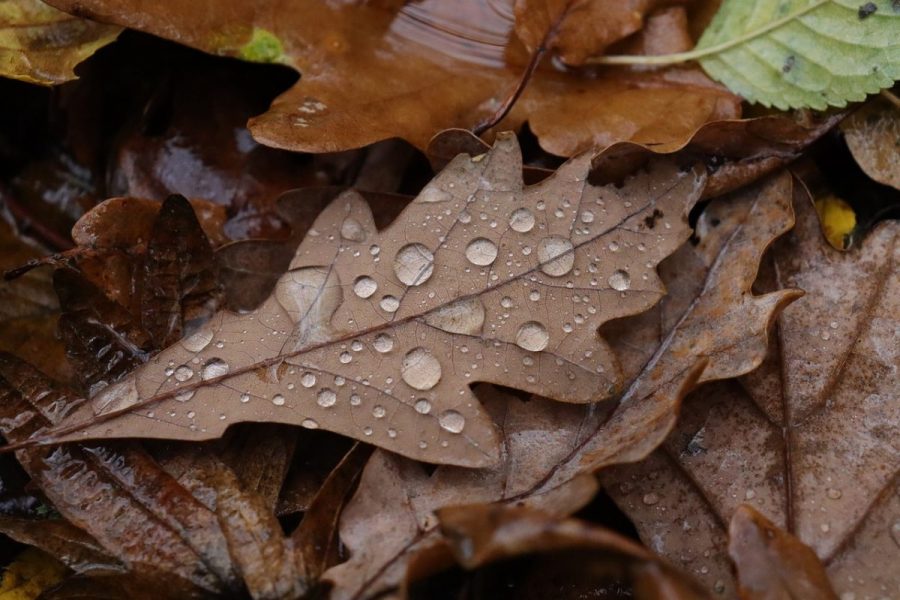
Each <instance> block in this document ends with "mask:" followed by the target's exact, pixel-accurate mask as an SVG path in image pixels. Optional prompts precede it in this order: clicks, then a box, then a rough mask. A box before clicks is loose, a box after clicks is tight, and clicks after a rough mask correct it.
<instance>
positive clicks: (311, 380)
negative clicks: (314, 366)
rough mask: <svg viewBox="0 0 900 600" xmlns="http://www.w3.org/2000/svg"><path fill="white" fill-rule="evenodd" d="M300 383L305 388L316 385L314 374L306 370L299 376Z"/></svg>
mask: <svg viewBox="0 0 900 600" xmlns="http://www.w3.org/2000/svg"><path fill="white" fill-rule="evenodd" d="M300 385H302V386H303V387H305V388H311V387H312V386H314V385H316V376H315V375H314V374H313V373H310V372H309V371H307V372H306V373H304V374H303V375H301V376H300Z"/></svg>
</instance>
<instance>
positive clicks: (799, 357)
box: [605, 186, 900, 597]
mask: <svg viewBox="0 0 900 600" xmlns="http://www.w3.org/2000/svg"><path fill="white" fill-rule="evenodd" d="M795 193H796V195H797V197H796V199H795V202H794V205H795V210H796V211H797V213H798V226H797V228H796V229H795V231H794V232H793V233H792V234H791V235H790V236H789V237H787V238H786V239H785V240H784V241H783V242H780V243H779V244H778V245H777V246H776V247H775V249H774V251H773V254H772V260H773V268H772V269H771V270H770V272H769V273H768V276H767V278H766V280H771V281H773V282H774V285H775V286H781V285H796V286H799V287H801V288H803V289H805V290H806V292H807V294H806V296H805V297H804V298H803V299H802V300H801V301H799V302H797V303H796V305H794V306H792V307H790V308H789V309H787V310H786V311H785V312H784V313H783V314H782V316H781V317H780V318H779V321H778V337H777V343H775V342H773V344H772V347H771V349H770V356H769V359H768V360H767V361H766V362H765V363H764V364H763V366H762V367H760V369H759V370H758V371H757V372H755V373H753V374H751V375H748V376H746V377H745V378H743V379H742V380H741V385H740V386H738V385H737V384H736V383H733V382H730V383H727V384H722V385H718V386H713V387H708V388H704V389H702V390H700V391H698V392H697V393H696V394H695V395H694V396H693V397H692V398H690V399H689V400H688V401H687V404H686V407H685V410H684V414H683V415H682V420H681V422H680V424H679V426H678V428H677V429H676V430H675V431H674V432H673V433H672V434H671V435H670V437H669V439H668V440H667V441H666V443H665V445H664V446H663V448H662V449H661V450H660V451H658V452H656V453H655V454H654V455H653V456H652V457H651V458H650V459H649V460H647V461H645V462H644V463H641V464H639V465H635V466H631V467H621V468H617V469H616V472H615V473H613V474H610V475H608V476H607V477H608V479H605V481H606V483H608V492H609V494H610V495H611V496H612V497H613V499H614V500H615V501H616V503H617V504H618V505H619V506H620V507H621V508H622V509H623V510H625V511H626V512H627V513H628V514H629V515H630V516H631V518H632V519H633V521H634V522H635V524H636V526H637V528H638V531H639V532H640V534H641V536H642V538H643V539H645V540H647V541H648V542H651V546H652V547H653V548H654V549H655V550H656V551H657V552H659V553H660V554H663V555H665V556H669V557H670V559H671V560H672V561H673V562H675V563H676V564H680V565H682V566H683V567H684V568H685V569H687V570H689V571H690V572H693V573H695V574H697V575H698V577H700V578H702V579H704V580H705V581H706V583H707V584H708V585H710V586H711V587H713V588H714V589H716V590H717V591H727V590H728V589H730V588H731V586H732V583H731V582H732V579H731V573H730V568H729V563H728V560H727V558H726V555H725V527H726V525H725V524H726V523H728V522H729V520H730V519H731V517H732V515H733V514H734V511H735V510H736V509H737V505H738V504H739V503H741V502H747V503H749V504H750V505H752V506H753V507H755V508H756V509H758V510H759V511H760V512H762V513H763V514H765V515H766V517H767V518H769V519H771V520H772V521H773V522H774V523H775V524H776V525H778V526H779V527H784V528H785V529H786V530H787V531H788V532H789V533H790V534H791V535H794V536H796V537H797V538H798V539H799V540H800V541H801V542H802V543H804V544H807V545H808V546H810V547H811V548H812V549H813V550H814V551H815V552H816V554H817V555H818V556H819V558H820V559H821V560H822V562H823V563H824V564H825V567H826V569H827V571H828V575H829V577H830V578H831V581H832V583H833V585H834V587H835V589H836V590H837V592H838V593H839V594H848V595H849V594H855V595H856V597H866V596H870V597H879V596H881V595H883V594H884V593H885V590H894V589H897V586H898V580H897V576H896V573H895V572H894V571H892V570H885V569H884V564H886V562H891V559H892V557H897V556H898V551H900V550H898V549H900V545H898V544H897V541H896V533H895V531H896V527H895V526H894V523H895V522H896V517H897V515H898V514H900V507H898V505H897V499H898V497H900V496H898V495H897V493H896V486H897V478H896V473H897V469H898V466H900V452H898V449H897V445H896V443H895V440H896V439H897V435H898V424H900V416H898V414H897V406H896V402H893V400H892V399H893V398H896V396H897V394H898V388H897V385H898V378H897V376H896V373H897V368H898V362H900V361H898V355H897V348H898V347H897V344H896V343H895V342H896V337H897V331H898V326H900V325H898V322H897V315H900V308H898V306H897V302H898V298H900V291H898V289H897V284H898V279H897V277H896V271H897V252H898V243H897V240H898V227H897V224H896V223H893V222H889V223H883V224H881V225H880V226H879V227H877V228H876V229H875V230H874V231H873V232H872V233H870V234H869V236H868V238H867V239H866V240H865V242H864V244H863V245H862V247H861V248H858V249H855V250H851V251H849V252H845V253H842V252H838V251H836V250H833V249H831V248H830V247H829V246H827V245H825V244H824V243H823V241H822V239H821V236H820V234H819V232H818V224H817V222H816V216H815V212H814V210H813V208H812V206H811V202H810V199H809V196H808V193H806V191H805V190H804V189H803V188H802V187H800V186H798V187H796V188H795ZM721 208H722V210H719V211H715V212H712V213H711V214H709V215H708V216H706V217H704V218H702V219H701V223H700V225H699V227H700V230H701V231H703V230H707V231H710V232H715V231H717V230H720V229H722V228H723V227H724V228H725V229H726V230H727V229H729V228H730V227H733V226H734V225H733V224H734V223H736V222H738V221H742V220H743V218H744V217H743V215H742V214H741V213H740V212H738V213H737V214H735V213H734V212H733V211H731V210H726V207H725V205H722V206H721ZM717 235H719V234H717ZM736 432H737V433H736ZM685 530H689V531H691V532H692V534H691V535H690V536H684V531H685ZM892 536H893V539H892Z"/></svg>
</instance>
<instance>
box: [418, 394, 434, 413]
mask: <svg viewBox="0 0 900 600" xmlns="http://www.w3.org/2000/svg"><path fill="white" fill-rule="evenodd" d="M415 408H416V412H417V413H419V414H420V415H427V414H428V413H430V412H431V402H429V401H428V400H427V399H425V398H419V399H418V400H416V405H415Z"/></svg>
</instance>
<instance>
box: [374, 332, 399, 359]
mask: <svg viewBox="0 0 900 600" xmlns="http://www.w3.org/2000/svg"><path fill="white" fill-rule="evenodd" d="M372 347H373V348H375V350H376V351H377V352H380V353H382V354H385V353H387V352H390V351H391V350H393V349H394V338H392V337H391V336H389V335H388V334H386V333H379V334H378V335H377V336H375V341H374V342H372Z"/></svg>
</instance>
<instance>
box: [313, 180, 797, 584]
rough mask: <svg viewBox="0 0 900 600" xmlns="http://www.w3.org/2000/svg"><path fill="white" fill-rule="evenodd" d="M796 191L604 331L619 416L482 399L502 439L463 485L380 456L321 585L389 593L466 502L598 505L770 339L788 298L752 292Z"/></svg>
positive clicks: (747, 218) (784, 186)
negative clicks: (611, 485)
mask: <svg viewBox="0 0 900 600" xmlns="http://www.w3.org/2000/svg"><path fill="white" fill-rule="evenodd" d="M790 188H791V180H790V177H789V176H788V175H786V174H782V175H781V176H780V177H775V178H774V179H773V178H770V179H769V180H768V181H766V182H763V183H761V184H759V185H758V186H757V187H756V188H750V189H748V190H746V191H745V192H743V193H742V194H740V195H739V196H737V197H734V198H729V199H727V200H724V199H723V200H721V201H718V202H717V203H716V204H721V205H725V206H731V205H735V206H738V207H740V208H739V211H738V212H739V213H740V214H741V215H742V217H743V218H742V219H741V220H740V222H739V223H735V226H734V227H732V228H731V229H729V230H728V231H727V234H725V233H726V232H723V233H722V234H721V235H713V236H709V238H708V239H707V241H706V243H704V244H703V245H702V247H701V248H700V250H696V249H695V248H694V246H692V245H685V246H682V248H681V249H679V250H678V251H677V252H676V253H675V254H674V255H673V256H672V257H670V258H669V259H667V260H666V261H664V262H663V264H662V265H661V275H662V277H663V278H664V282H665V283H666V284H667V285H668V287H669V295H668V296H667V297H666V298H664V299H663V301H662V304H661V305H660V306H659V307H658V308H654V309H652V310H650V311H648V312H646V313H643V314H642V315H640V316H638V317H632V319H634V320H632V319H626V320H620V321H618V322H613V323H610V324H609V325H608V326H607V327H606V330H607V331H609V332H610V333H612V332H615V333H616V337H615V338H613V339H618V340H620V341H618V342H616V346H617V347H618V349H619V353H620V355H621V357H622V359H623V362H624V364H625V367H626V371H627V372H628V373H629V374H630V376H629V379H630V381H631V383H630V385H629V386H628V387H627V391H626V392H625V394H624V395H623V396H622V397H620V398H618V399H617V402H613V403H609V404H594V405H590V406H588V407H581V406H577V405H569V404H561V403H558V402H551V401H549V400H545V399H541V398H532V399H531V400H529V401H528V402H524V403H523V402H522V401H520V400H518V399H517V398H515V397H512V396H509V395H507V394H500V393H497V392H496V391H493V392H492V391H491V390H490V388H488V389H485V390H483V391H482V397H483V398H484V402H485V407H486V409H487V410H488V411H489V412H490V413H491V415H492V417H493V419H494V421H495V422H496V423H497V425H498V427H499V428H500V429H501V431H502V434H503V435H502V439H503V440H504V445H503V452H502V454H501V456H502V459H503V460H502V462H501V464H500V465H498V466H497V467H495V468H493V469H490V470H478V471H472V470H469V469H460V468H458V467H453V466H447V465H443V466H440V467H438V468H437V470H435V471H434V472H433V473H432V474H431V475H430V476H429V475H428V474H427V473H426V472H425V471H424V470H423V469H422V468H421V466H420V465H417V464H415V463H413V462H412V461H409V460H406V459H402V458H398V457H393V456H390V455H388V454H386V453H384V452H382V451H377V452H376V453H375V454H374V455H373V457H372V459H371V460H370V462H369V464H368V466H367V467H366V470H365V471H364V473H363V476H362V480H361V481H360V486H359V489H358V491H357V493H356V495H355V496H354V498H353V500H352V501H351V502H350V504H349V505H348V507H347V509H346V510H345V511H344V514H343V516H342V520H341V539H342V541H343V542H344V544H345V546H346V547H347V549H348V550H349V552H350V558H349V560H348V561H347V562H345V563H343V564H341V565H338V566H337V567H334V568H332V569H330V570H329V571H328V573H326V577H325V578H326V580H328V581H330V582H332V583H334V585H335V589H334V591H333V597H334V598H336V599H341V598H369V597H375V596H378V595H379V594H381V593H382V592H385V591H387V590H392V589H396V588H397V587H398V586H399V585H400V583H401V581H402V579H403V577H404V575H405V572H406V568H407V565H408V562H409V560H410V557H411V555H412V554H414V553H416V552H422V551H426V550H428V549H429V548H434V547H435V546H437V545H440V543H441V538H440V536H439V534H438V531H437V529H436V524H437V519H436V517H435V515H434V512H435V511H436V510H437V509H439V508H443V507H446V506H453V505H461V504H469V503H473V502H502V503H508V504H526V505H528V506H531V507H535V508H539V509H542V510H545V511H550V512H552V513H554V514H557V515H559V516H565V515H568V514H571V513H573V512H574V511H575V510H577V509H578V508H580V507H581V506H583V504H584V503H586V502H587V501H588V500H589V499H590V498H591V497H592V496H593V495H594V493H595V489H596V483H595V481H594V478H593V477H592V476H591V475H590V473H592V472H593V471H595V470H597V469H600V468H602V467H605V466H608V465H612V464H617V463H620V462H629V461H637V460H641V459H642V458H643V457H645V456H646V455H647V454H649V453H650V452H651V451H652V450H653V449H654V448H656V446H657V445H658V444H659V443H661V442H662V441H663V440H664V439H665V438H666V436H667V434H668V432H669V431H671V429H672V427H673V426H674V424H675V418H676V413H677V411H678V407H679V403H680V401H681V398H682V397H683V396H684V395H685V394H686V393H687V392H688V390H689V389H690V388H691V387H692V386H693V385H694V383H695V382H696V380H697V378H698V377H701V370H702V369H703V367H704V364H705V363H707V362H708V365H709V366H707V367H706V370H705V371H703V374H702V378H703V380H712V379H717V378H727V377H731V376H733V375H736V374H741V373H746V372H748V371H750V370H752V369H753V368H755V367H756V366H757V365H758V364H759V362H760V361H761V360H762V358H763V356H764V355H765V351H766V332H767V328H768V325H769V324H770V323H771V321H772V320H773V319H774V316H775V315H777V314H778V312H779V311H780V309H781V307H783V306H784V304H785V303H787V302H790V301H791V300H792V299H794V298H796V297H797V292H796V291H782V292H779V293H776V294H774V295H773V294H767V295H763V296H754V295H753V294H752V293H751V292H750V286H751V285H752V282H753V280H754V279H755V276H756V269H757V265H758V264H759V260H760V258H761V256H762V254H763V251H764V250H765V248H766V247H767V246H768V245H769V244H770V243H771V242H772V240H773V239H774V238H775V237H777V236H778V235H780V234H781V233H783V232H784V231H785V230H786V229H787V228H789V227H790V225H791V223H792V214H791V211H790V204H789V203H790Z"/></svg>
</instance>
